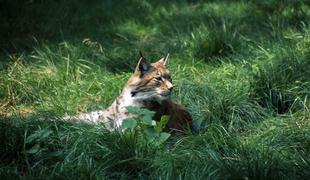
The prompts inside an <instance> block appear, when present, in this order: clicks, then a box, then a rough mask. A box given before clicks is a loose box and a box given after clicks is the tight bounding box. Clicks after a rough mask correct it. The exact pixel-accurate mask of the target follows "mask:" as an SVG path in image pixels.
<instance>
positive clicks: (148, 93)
mask: <svg viewBox="0 0 310 180" xmlns="http://www.w3.org/2000/svg"><path fill="white" fill-rule="evenodd" d="M168 58H169V53H168V54H167V55H166V56H165V57H163V58H161V59H159V60H158V61H157V62H155V63H150V62H149V61H148V60H147V59H146V58H145V57H143V55H142V54H141V52H140V60H139V62H138V64H137V67H136V69H135V71H134V73H133V75H132V76H131V77H130V79H129V81H128V82H127V84H126V87H127V88H128V89H129V90H130V93H131V96H132V97H133V98H135V99H138V100H141V101H148V100H156V101H159V102H160V101H162V100H164V99H168V98H170V95H171V92H172V89H173V85H172V79H171V76H170V73H169V70H168V69H167V61H168Z"/></svg>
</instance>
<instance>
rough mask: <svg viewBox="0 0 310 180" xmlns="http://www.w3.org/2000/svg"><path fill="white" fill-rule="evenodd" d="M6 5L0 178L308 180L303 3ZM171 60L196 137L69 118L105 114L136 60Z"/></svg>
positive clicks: (309, 65)
mask: <svg viewBox="0 0 310 180" xmlns="http://www.w3.org/2000/svg"><path fill="white" fill-rule="evenodd" d="M0 5H1V6H0V14H1V16H0V22H1V23H0V24H1V28H0V36H1V38H0V48H1V54H0V58H1V61H0V123H1V125H0V138H1V141H2V145H1V146H0V174H1V177H2V178H3V179H8V178H12V177H13V178H16V179H34V178H40V179H51V178H53V179H54V178H56V179H95V178H96V179H306V178H307V177H309V175H310V170H309V169H310V157H309V149H310V134H309V132H310V131H309V130H310V124H309V118H310V115H309V92H310V79H309V77H310V71H309V69H310V61H309V57H310V56H309V55H310V46H309V45H310V26H309V20H310V19H309V18H310V13H309V12H310V11H309V10H310V4H309V3H308V1H287V0H281V1H275V0H264V1H243V0H235V1H199V0H198V1H196V0H195V1H193V0H192V1H169V2H166V1H147V0H145V1H136V0H127V1H109V0H105V1H99V0H98V1H92V2H88V1H79V2H75V1H70V0H68V1H40V0H34V1H25V2H17V1H3V2H1V4H0ZM16 12H19V14H17V13H16ZM169 49H170V50H171V52H172V55H171V59H170V61H169V69H170V71H171V73H172V76H173V82H174V85H175V89H174V94H173V100H175V101H178V102H181V103H182V104H184V105H185V106H186V107H187V108H188V109H189V111H190V112H191V114H192V116H193V119H194V122H193V133H189V134H186V135H174V136H172V137H170V138H169V139H168V141H167V142H166V143H165V144H163V145H161V146H155V145H153V144H149V143H148V142H147V141H144V140H143V139H141V138H139V136H138V135H137V133H128V134H122V133H119V132H108V131H107V130H105V129H104V127H102V126H101V125H98V126H90V125H82V124H72V123H68V122H65V121H63V120H62V119H61V117H62V116H63V115H64V114H65V113H68V114H76V113H79V112H89V111H92V110H97V109H104V108H106V107H108V106H109V105H110V104H111V103H112V102H113V100H114V99H115V98H116V97H117V96H118V94H119V93H120V91H121V89H122V87H123V85H124V84H125V83H126V81H127V79H128V78H129V76H130V74H131V73H132V71H133V68H134V67H135V65H136V63H137V61H138V58H139V56H138V51H139V50H142V52H143V53H144V55H145V56H146V57H147V58H148V59H150V60H154V61H155V60H157V59H158V58H160V57H161V56H163V55H164V54H165V53H166V52H167V51H168V50H169Z"/></svg>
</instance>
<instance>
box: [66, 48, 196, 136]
mask: <svg viewBox="0 0 310 180" xmlns="http://www.w3.org/2000/svg"><path fill="white" fill-rule="evenodd" d="M168 58H169V53H168V54H167V55H166V56H165V57H163V58H161V59H159V60H158V61H156V62H155V63H149V61H148V60H147V59H146V58H144V57H143V55H142V53H141V52H140V59H139V62H138V64H137V66H136V68H135V70H134V73H133V74H132V75H131V77H130V78H129V80H128V82H127V83H126V85H125V86H124V88H123V90H122V92H121V94H120V95H119V96H118V97H117V98H116V99H115V101H114V102H113V103H112V105H111V106H110V107H109V108H107V109H105V110H98V111H93V112H90V113H83V114H78V115H76V116H67V117H65V119H67V120H70V121H83V122H88V123H95V124H97V123H104V125H105V127H106V128H107V129H109V130H114V129H116V128H119V127H120V126H121V125H122V122H123V120H124V119H127V118H131V117H134V115H132V114H129V113H128V112H127V109H126V107H127V106H136V107H139V108H146V109H149V110H152V111H155V115H154V117H153V119H154V120H156V121H158V120H160V117H161V116H162V115H169V116H170V119H169V121H168V124H167V127H166V130H172V129H177V130H183V129H184V128H185V126H186V125H190V123H191V121H192V118H191V115H190V113H189V112H188V111H187V110H186V109H185V108H184V107H183V106H182V105H180V104H177V103H174V102H173V101H171V100H170V96H171V93H172V89H173V84H172V78H171V75H170V72H169V70H168V69H167V62H168Z"/></svg>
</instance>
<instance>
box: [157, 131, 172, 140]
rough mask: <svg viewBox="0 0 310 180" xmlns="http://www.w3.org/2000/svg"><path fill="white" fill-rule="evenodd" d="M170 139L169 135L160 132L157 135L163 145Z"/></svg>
mask: <svg viewBox="0 0 310 180" xmlns="http://www.w3.org/2000/svg"><path fill="white" fill-rule="evenodd" d="M169 137H170V134H169V133H165V132H162V133H160V134H159V139H160V141H161V142H162V143H163V142H165V141H166V140H167V139H168V138H169Z"/></svg>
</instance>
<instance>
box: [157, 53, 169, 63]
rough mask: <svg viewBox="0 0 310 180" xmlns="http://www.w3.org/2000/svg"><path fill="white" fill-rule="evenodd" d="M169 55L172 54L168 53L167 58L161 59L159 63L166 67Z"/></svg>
mask: <svg viewBox="0 0 310 180" xmlns="http://www.w3.org/2000/svg"><path fill="white" fill-rule="evenodd" d="M169 55H170V53H169V52H168V53H167V55H166V56H165V57H163V58H161V59H160V60H159V61H158V62H159V63H162V64H163V65H164V66H166V65H167V62H168V58H169Z"/></svg>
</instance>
